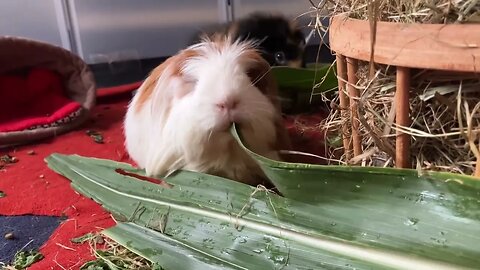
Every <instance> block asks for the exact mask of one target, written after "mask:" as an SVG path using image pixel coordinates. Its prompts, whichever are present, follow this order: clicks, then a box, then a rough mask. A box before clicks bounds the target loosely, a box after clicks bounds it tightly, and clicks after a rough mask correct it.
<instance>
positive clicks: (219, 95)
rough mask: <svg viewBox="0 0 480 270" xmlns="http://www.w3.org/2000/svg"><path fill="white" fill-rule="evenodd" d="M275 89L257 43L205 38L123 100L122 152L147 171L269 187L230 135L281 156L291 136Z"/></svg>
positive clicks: (271, 155)
mask: <svg viewBox="0 0 480 270" xmlns="http://www.w3.org/2000/svg"><path fill="white" fill-rule="evenodd" d="M277 91H278V90H277V86H276V83H275V80H274V78H273V77H272V74H271V72H270V66H269V64H268V63H267V62H266V61H265V60H264V59H263V58H262V57H261V55H260V54H259V53H258V51H257V49H256V45H255V44H254V43H253V42H249V41H240V40H236V39H233V38H232V37H230V36H215V37H205V38H204V39H202V41H201V42H199V43H198V44H194V45H192V46H189V47H187V48H185V49H183V50H181V51H179V52H178V53H177V54H175V55H173V56H171V57H170V58H168V59H167V60H166V61H165V62H163V63H162V64H160V65H159V66H158V67H156V68H155V69H154V70H153V71H152V72H151V73H150V75H149V76H148V77H147V79H146V80H145V81H144V82H143V84H142V85H141V86H140V88H139V89H138V91H137V93H136V94H135V96H134V97H133V98H132V100H131V102H130V103H129V105H128V109H127V113H126V116H125V120H124V133H125V146H126V150H127V153H128V154H129V156H130V157H131V158H132V160H133V161H134V162H135V163H136V164H137V166H138V167H140V168H143V169H145V172H146V174H147V175H148V176H160V177H166V176H168V175H169V174H171V173H173V172H175V171H177V170H188V171H194V172H201V173H207V174H212V175H216V176H220V177H225V178H228V179H231V180H235V181H240V182H243V183H246V184H250V185H258V184H267V185H268V184H269V182H268V180H266V177H265V175H264V174H263V172H262V170H261V169H260V167H259V165H258V164H257V163H256V162H255V161H254V160H253V159H252V158H251V157H250V156H249V155H248V154H247V153H246V152H245V151H244V150H243V149H242V148H241V147H240V145H239V144H238V143H237V141H236V140H235V139H234V137H233V136H232V134H231V133H230V128H231V126H232V124H233V123H235V124H236V125H237V126H238V127H239V130H240V132H241V135H242V138H243V140H244V142H245V144H246V145H247V146H248V147H249V149H251V150H252V151H254V152H256V153H258V154H260V155H263V156H266V157H268V158H271V159H274V160H281V159H280V154H279V150H281V149H288V148H289V147H290V140H289V138H288V135H287V131H286V129H285V127H284V124H283V119H282V116H281V112H280V104H279V102H278V99H277Z"/></svg>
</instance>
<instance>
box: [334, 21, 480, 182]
mask: <svg viewBox="0 0 480 270" xmlns="http://www.w3.org/2000/svg"><path fill="white" fill-rule="evenodd" d="M329 39H330V47H331V49H332V50H333V51H334V52H335V53H336V55H337V74H338V77H339V80H338V82H339V90H340V91H339V93H340V106H341V107H342V108H348V107H350V110H351V114H350V117H351V119H350V120H351V121H352V131H351V134H352V137H353V138H352V140H350V138H348V137H344V148H345V150H346V154H347V158H349V156H351V154H352V153H351V151H352V145H351V143H350V141H352V142H353V155H355V156H356V155H359V154H361V150H362V149H361V138H360V135H359V133H358V120H356V117H357V108H356V106H357V105H356V101H355V97H358V96H359V93H358V90H357V89H355V88H354V87H350V85H355V84H356V83H357V81H358V79H357V78H356V76H355V74H356V71H357V67H358V63H357V62H358V60H362V61H370V59H371V29H370V22H369V21H365V20H357V19H351V18H348V17H347V16H346V15H344V14H340V15H337V16H334V17H332V18H331V21H330V27H329ZM373 61H374V62H375V63H378V64H384V65H390V66H395V67H396V68H397V78H396V83H397V92H396V96H395V99H396V100H395V102H396V104H397V106H396V124H398V125H401V126H408V125H409V124H410V119H409V111H408V108H409V104H408V103H409V91H408V90H409V88H410V68H419V69H434V70H445V71H455V72H471V73H479V72H480V27H479V25H478V24H448V25H444V24H416V23H412V24H407V23H391V22H378V23H377V32H376V41H375V46H374V55H373ZM346 81H348V84H347V83H346ZM346 92H348V93H349V95H348V96H350V98H348V97H347V94H346ZM345 115H346V114H345ZM348 133H349V132H348V130H347V127H344V132H343V134H348ZM409 148H410V137H409V136H408V135H407V134H404V133H401V132H397V138H396V153H395V155H396V156H395V164H396V166H397V167H402V168H406V167H409V166H410V161H409ZM478 163H479V162H478V161H477V169H476V176H479V177H480V165H479V164H478Z"/></svg>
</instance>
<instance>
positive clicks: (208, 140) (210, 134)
mask: <svg viewBox="0 0 480 270" xmlns="http://www.w3.org/2000/svg"><path fill="white" fill-rule="evenodd" d="M212 134H213V129H210V132H209V133H208V137H207V142H210V138H211V137H212Z"/></svg>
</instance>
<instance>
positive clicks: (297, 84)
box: [272, 65, 338, 95]
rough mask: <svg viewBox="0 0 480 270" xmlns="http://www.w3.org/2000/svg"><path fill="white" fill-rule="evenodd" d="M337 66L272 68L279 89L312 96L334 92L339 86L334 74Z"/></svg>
mask: <svg viewBox="0 0 480 270" xmlns="http://www.w3.org/2000/svg"><path fill="white" fill-rule="evenodd" d="M334 70H335V66H332V65H323V66H318V67H310V68H293V67H286V66H274V67H272V74H273V76H274V77H275V79H276V81H277V83H278V87H279V88H281V89H295V90H297V91H304V92H306V93H308V94H309V95H310V94H311V92H312V90H315V92H316V93H319V92H324V91H328V90H332V89H334V88H336V87H337V86H338V80H337V77H336V75H335V73H334Z"/></svg>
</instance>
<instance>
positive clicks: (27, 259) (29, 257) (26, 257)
mask: <svg viewBox="0 0 480 270" xmlns="http://www.w3.org/2000/svg"><path fill="white" fill-rule="evenodd" d="M43 258H44V256H43V254H41V253H40V252H38V251H36V250H30V251H21V252H18V253H17V254H15V258H14V259H13V266H14V268H15V269H26V268H27V267H29V266H31V265H32V264H34V263H36V262H38V261H40V260H42V259H43Z"/></svg>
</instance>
